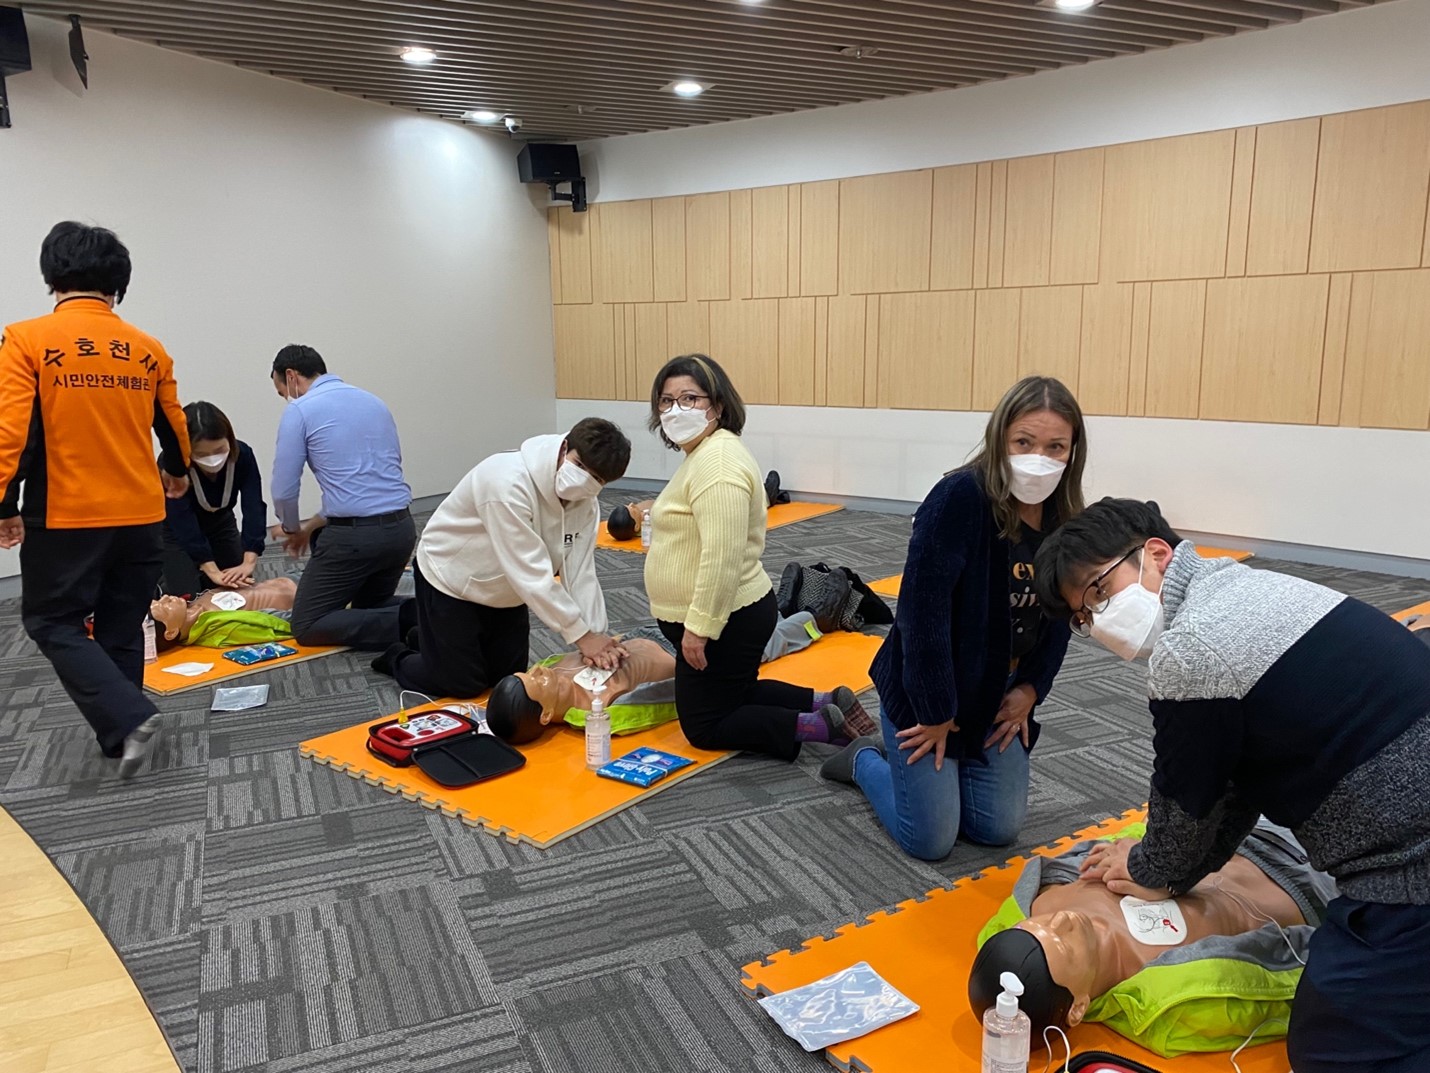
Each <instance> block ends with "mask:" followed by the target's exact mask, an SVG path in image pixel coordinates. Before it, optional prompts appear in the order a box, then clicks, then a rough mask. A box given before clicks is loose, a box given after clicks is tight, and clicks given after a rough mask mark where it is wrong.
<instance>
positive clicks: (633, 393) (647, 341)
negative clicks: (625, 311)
mask: <svg viewBox="0 0 1430 1073" xmlns="http://www.w3.org/2000/svg"><path fill="white" fill-rule="evenodd" d="M631 309H632V310H634V311H635V325H634V346H632V345H631V341H630V340H627V344H626V345H627V347H629V348H630V349H631V351H632V353H633V354H634V362H633V363H632V366H631V376H630V378H629V381H628V383H627V392H626V394H627V397H628V398H631V399H636V400H638V401H639V400H644V399H648V398H650V389H651V385H652V384H653V383H654V381H655V374H656V373H658V372H659V371H660V367H661V366H662V365H664V364H665V363H666V362H667V361H669V360H670V359H671V358H673V357H674V356H675V355H674V354H673V353H672V352H671V350H670V344H669V341H668V340H669V338H670V324H669V317H668V316H667V313H666V309H667V307H666V306H664V305H660V304H658V303H642V304H641V305H635V306H631Z"/></svg>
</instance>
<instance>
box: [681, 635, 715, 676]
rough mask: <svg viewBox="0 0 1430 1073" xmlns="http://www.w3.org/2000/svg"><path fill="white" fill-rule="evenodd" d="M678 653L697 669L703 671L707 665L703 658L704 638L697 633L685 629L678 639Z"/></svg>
mask: <svg viewBox="0 0 1430 1073" xmlns="http://www.w3.org/2000/svg"><path fill="white" fill-rule="evenodd" d="M680 654H681V656H683V657H684V659H685V662H686V663H688V664H690V666H692V667H694V668H695V669H696V670H697V671H703V670H704V669H705V668H706V667H707V666H708V665H709V664H708V663H707V662H706V659H705V638H704V637H701V636H700V635H699V634H698V633H691V632H690V631H689V630H686V631H685V636H684V637H682V638H681V640H680Z"/></svg>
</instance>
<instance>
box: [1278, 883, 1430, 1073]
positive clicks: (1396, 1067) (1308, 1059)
mask: <svg viewBox="0 0 1430 1073" xmlns="http://www.w3.org/2000/svg"><path fill="white" fill-rule="evenodd" d="M1427 964H1430V906H1426V905H1380V904H1377V903H1374V902H1362V901H1357V900H1356V899H1355V898H1347V897H1345V896H1344V895H1342V896H1341V897H1339V898H1336V899H1334V900H1332V902H1331V904H1330V905H1329V906H1327V907H1326V921H1325V923H1324V924H1322V925H1321V926H1320V927H1319V928H1317V929H1316V934H1315V935H1313V936H1311V948H1310V954H1309V956H1308V957H1307V958H1306V970H1305V972H1303V973H1302V974H1301V982H1300V984H1299V985H1297V987H1296V999H1295V1001H1294V1002H1293V1003H1292V1004H1291V1026H1290V1029H1289V1031H1288V1033H1287V1037H1286V1052H1287V1056H1288V1057H1289V1058H1290V1059H1291V1066H1292V1068H1293V1069H1295V1070H1296V1073H1371V1071H1372V1070H1373V1071H1375V1073H1423V1071H1424V1070H1427V1069H1430V1017H1427V1016H1426V998H1425V966H1426V965H1427Z"/></svg>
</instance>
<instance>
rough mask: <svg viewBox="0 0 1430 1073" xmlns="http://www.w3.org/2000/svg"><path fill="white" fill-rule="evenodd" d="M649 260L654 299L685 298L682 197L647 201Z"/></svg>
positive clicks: (683, 203)
mask: <svg viewBox="0 0 1430 1073" xmlns="http://www.w3.org/2000/svg"><path fill="white" fill-rule="evenodd" d="M650 245H651V259H652V262H653V267H654V271H655V285H654V291H655V300H656V301H657V302H683V301H685V199H684V198H683V197H660V198H656V199H655V200H654V201H652V202H651V203H650Z"/></svg>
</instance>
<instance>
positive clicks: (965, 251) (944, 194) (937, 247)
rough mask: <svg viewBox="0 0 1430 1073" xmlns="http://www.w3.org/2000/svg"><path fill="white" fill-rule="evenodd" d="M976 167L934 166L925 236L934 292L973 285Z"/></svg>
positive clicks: (931, 285)
mask: <svg viewBox="0 0 1430 1073" xmlns="http://www.w3.org/2000/svg"><path fill="white" fill-rule="evenodd" d="M977 190H978V166H977V165H976V164H961V165H959V166H958V167H956V168H935V169H934V173H933V219H932V223H931V225H930V229H931V233H930V236H929V287H930V289H932V290H935V291H951V290H961V289H964V288H967V287H972V286H973V225H974V217H975V216H976V215H977V214H976V212H975V199H976V197H977Z"/></svg>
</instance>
